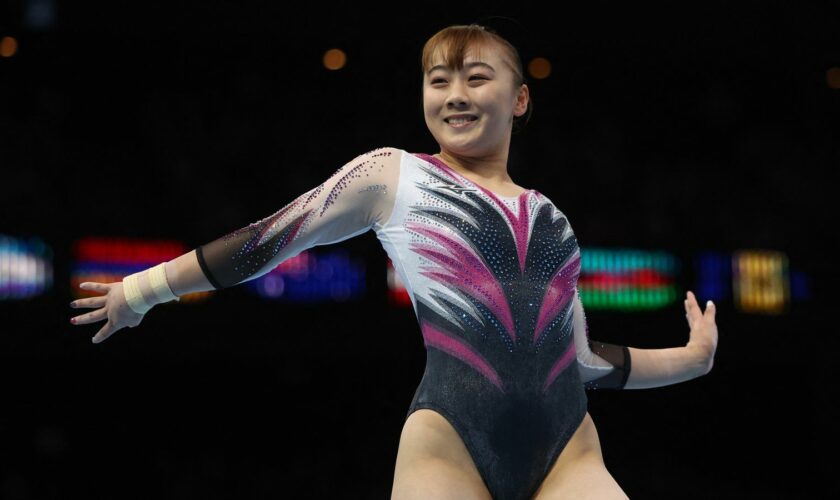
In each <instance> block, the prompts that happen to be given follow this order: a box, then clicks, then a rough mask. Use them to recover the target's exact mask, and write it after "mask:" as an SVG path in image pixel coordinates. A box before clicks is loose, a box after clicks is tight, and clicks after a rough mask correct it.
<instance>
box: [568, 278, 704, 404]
mask: <svg viewBox="0 0 840 500" xmlns="http://www.w3.org/2000/svg"><path fill="white" fill-rule="evenodd" d="M573 307H574V335H575V349H576V350H577V360H578V367H579V369H580V373H581V378H582V380H583V382H584V384H585V387H586V388H587V389H649V388H653V387H662V386H666V385H672V384H677V383H680V382H685V381H687V380H691V379H693V378H697V377H699V376H701V375H704V374H706V373H708V356H704V355H703V353H702V352H701V350H700V349H694V348H692V347H690V346H688V345H686V346H683V347H669V348H665V349H639V348H636V347H627V346H619V345H612V344H606V343H603V342H598V341H592V340H590V339H589V328H588V325H587V322H586V316H585V315H584V310H583V305H582V303H581V301H580V297H579V296H578V294H577V291H575V296H574V305H573Z"/></svg>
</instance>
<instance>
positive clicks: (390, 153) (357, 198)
mask: <svg viewBox="0 0 840 500" xmlns="http://www.w3.org/2000/svg"><path fill="white" fill-rule="evenodd" d="M400 159H401V150H399V149H396V148H380V149H376V150H373V151H370V152H367V153H364V154H361V155H359V156H357V157H356V158H354V159H353V160H351V161H350V162H348V163H346V164H345V165H344V166H342V167H341V168H339V169H338V170H337V171H335V173H333V175H332V176H330V178H328V179H327V180H326V181H324V182H323V183H322V184H321V185H319V186H317V187H315V188H313V189H311V190H309V191H307V192H306V193H303V194H301V195H300V196H298V197H297V198H295V199H294V200H293V201H292V202H291V203H289V204H288V205H286V206H284V207H283V208H281V209H280V210H278V211H277V212H275V213H274V214H272V215H270V216H268V217H266V218H264V219H262V220H259V221H257V222H254V223H252V224H250V225H248V226H246V227H243V228H241V229H238V230H236V231H234V232H232V233H230V234H227V235H226V236H223V237H221V238H218V239H216V240H214V241H211V242H210V243H207V244H205V245H201V246H199V247H198V248H196V255H197V257H198V263H199V265H200V266H201V270H202V271H203V272H204V274H205V275H206V276H207V280H208V281H209V282H210V283H211V284H212V285H213V286H214V287H215V288H216V289H221V288H228V287H232V286H234V285H237V284H240V283H243V282H246V281H250V280H253V279H256V278H259V277H260V276H262V275H264V274H266V273H268V272H269V271H271V270H272V269H274V268H275V267H276V266H277V265H278V264H280V263H281V262H283V261H284V260H286V259H289V258H291V257H294V256H295V255H298V254H299V253H300V252H302V251H304V250H306V249H308V248H311V247H314V246H318V245H327V244H330V243H337V242H339V241H343V240H346V239H349V238H352V237H354V236H357V235H359V234H362V233H364V232H366V231H368V230H369V229H370V228H371V227H372V226H373V225H374V224H375V223H377V222H384V221H385V220H386V219H387V217H388V216H389V214H390V211H391V210H392V209H393V203H394V199H395V198H394V196H395V191H396V188H397V182H398V180H399V166H400Z"/></svg>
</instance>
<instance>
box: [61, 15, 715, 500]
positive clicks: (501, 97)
mask: <svg viewBox="0 0 840 500" xmlns="http://www.w3.org/2000/svg"><path fill="white" fill-rule="evenodd" d="M422 71H423V110H424V115H425V120H426V125H427V126H428V128H429V131H430V132H431V133H432V135H433V136H434V138H435V140H436V142H437V143H438V145H439V146H440V152H439V153H436V154H432V155H430V154H425V153H410V152H407V151H405V150H402V149H399V148H396V147H381V148H378V149H374V150H372V151H369V152H367V153H364V154H361V155H359V156H357V157H356V158H354V159H353V160H351V161H350V162H348V163H346V164H345V165H343V166H342V167H341V168H339V169H338V170H337V171H335V173H334V174H333V175H332V176H331V177H329V178H328V179H327V180H326V181H324V182H323V183H322V184H320V185H319V186H317V187H314V188H313V189H311V190H310V191H308V192H306V193H303V194H301V195H300V196H298V197H297V198H296V199H294V200H292V201H291V202H290V203H288V204H287V205H286V206H284V207H283V208H281V209H280V210H279V211H277V212H275V213H274V214H272V215H270V216H268V217H266V218H264V219H262V220H259V221H257V222H254V223H252V224H250V225H248V226H246V227H243V228H241V229H238V230H236V231H233V232H231V233H229V234H227V235H226V236H223V237H221V238H218V239H216V240H214V241H211V242H209V243H207V244H205V245H201V246H199V247H197V248H195V249H194V250H192V251H190V252H189V253H186V254H184V255H181V256H180V257H178V258H176V259H173V260H171V261H168V262H164V263H161V264H159V265H157V266H155V267H152V268H149V269H147V270H145V271H142V272H139V273H136V274H133V275H131V276H127V277H125V278H124V279H123V280H122V281H121V282H115V283H95V282H88V283H82V284H81V285H80V287H81V288H83V289H85V290H91V291H95V292H100V293H102V294H103V295H100V296H97V297H91V298H85V299H80V300H76V301H74V302H72V303H71V307H85V308H96V310H94V311H92V312H88V313H86V314H82V315H79V316H76V317H74V318H73V319H71V322H73V323H74V324H76V325H83V324H88V323H93V322H97V321H101V320H106V322H105V324H104V325H103V326H102V327H101V329H100V330H99V331H98V332H97V333H96V335H95V336H94V337H93V342H94V343H98V342H102V341H103V340H105V339H107V338H108V337H110V336H111V335H112V334H113V333H114V332H116V331H118V330H120V329H121V328H123V327H136V326H137V325H139V324H140V322H141V320H142V318H143V317H144V315H145V314H146V312H147V311H148V310H149V309H151V308H152V307H153V306H154V305H155V304H159V303H162V302H167V301H170V300H175V299H177V298H178V297H179V296H180V295H183V294H185V293H191V292H198V291H205V290H218V289H222V288H228V287H232V286H235V285H237V284H240V283H243V282H246V281H249V280H252V279H255V278H258V277H260V276H262V275H264V274H266V273H268V272H269V271H270V270H271V269H273V268H274V267H276V266H277V265H278V264H280V263H281V262H282V261H284V260H286V259H288V258H290V257H293V256H295V255H297V254H299V253H300V252H302V251H303V250H306V249H308V248H311V247H314V246H317V245H326V244H330V243H335V242H339V241H342V240H345V239H348V238H351V237H353V236H356V235H359V234H361V233H364V232H366V231H368V230H371V229H373V230H374V231H375V232H376V236H377V238H378V239H379V240H380V242H381V244H382V246H383V248H384V249H385V251H386V252H387V254H388V256H389V257H390V259H391V260H392V262H393V263H394V267H395V269H396V272H397V273H399V276H400V277H401V279H402V280H403V282H404V283H405V286H406V288H407V290H408V292H409V296H410V297H411V301H412V305H413V308H414V312H415V315H416V317H417V321H418V325H419V327H420V332H421V333H422V336H423V342H424V344H425V346H426V354H427V359H426V368H425V372H424V374H423V377H422V380H421V382H420V384H419V386H418V387H417V391H416V393H415V395H414V399H413V401H412V403H411V406H410V408H409V411H408V414H407V415H406V419H405V422H404V425H403V429H402V433H401V436H400V441H399V449H398V452H397V459H396V465H395V470H394V481H393V487H392V498H394V499H415V498H416V499H430V498H434V499H450V498H452V499H487V498H495V499H500V500H506V499H524V498H536V499H552V498H574V499H585V498H593V499H599V500H602V499H612V498H627V495H626V494H625V493H624V491H623V490H622V489H621V487H620V486H619V485H618V483H617V482H616V481H615V479H614V478H613V477H612V476H611V474H610V473H609V471H607V469H606V467H605V465H604V460H603V457H602V454H601V446H600V442H599V439H598V433H597V431H596V429H595V424H594V423H593V421H592V418H591V417H590V416H589V414H588V412H587V398H586V392H585V389H587V388H608V389H640V388H648V387H659V386H664V385H668V384H674V383H678V382H682V381H686V380H690V379H692V378H695V377H698V376H701V375H704V374H706V373H708V372H709V370H711V368H712V364H713V359H714V354H715V350H716V348H717V338H718V333H717V326H716V324H715V307H714V304H712V303H711V301H709V302H708V303H707V305H706V309H705V311H704V310H702V309H701V308H700V306H699V305H698V303H697V299H696V298H695V296H694V294H693V293H692V292H690V291H689V292H687V293H686V299H685V301H684V305H685V311H686V319H687V321H688V326H689V330H690V331H689V340H688V342H687V343H686V345H685V346H684V347H676V348H667V349H637V348H633V347H624V346H617V345H610V344H604V343H601V342H596V341H591V340H590V339H589V336H588V329H587V325H586V319H585V317H584V310H583V307H582V305H581V301H580V298H579V296H578V290H577V280H578V276H579V273H580V248H579V247H578V243H577V239H576V237H575V234H574V232H573V231H572V228H571V226H570V225H569V221H568V220H567V218H566V217H565V215H564V214H563V212H561V211H560V210H559V209H558V208H557V207H556V206H555V205H554V203H553V202H552V201H551V200H549V199H548V198H547V197H546V196H545V195H543V194H542V193H540V192H539V191H537V190H535V189H525V188H523V187H521V186H518V185H517V184H515V183H514V182H513V180H512V179H511V177H510V176H509V175H508V171H507V162H508V153H509V146H510V140H511V134H512V130H513V126H514V125H515V122H518V121H520V120H527V118H528V116H529V115H530V111H531V109H532V108H531V106H532V104H531V101H530V96H529V89H528V86H527V85H526V83H525V79H524V77H523V72H522V64H521V61H520V57H519V54H518V52H517V50H516V49H515V48H514V47H513V46H512V45H511V44H510V43H509V42H508V41H507V40H505V39H504V38H502V37H501V36H500V35H498V34H497V33H496V32H495V31H494V30H492V29H490V28H486V27H483V26H480V25H476V24H472V25H455V26H449V27H446V28H444V29H442V30H441V31H439V32H438V33H436V34H435V35H433V36H432V37H431V38H430V39H429V40H427V42H426V44H425V45H424V48H423V53H422Z"/></svg>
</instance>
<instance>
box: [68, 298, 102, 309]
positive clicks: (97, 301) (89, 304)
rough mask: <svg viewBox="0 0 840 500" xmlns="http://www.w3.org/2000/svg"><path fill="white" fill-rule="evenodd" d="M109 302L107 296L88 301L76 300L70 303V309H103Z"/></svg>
mask: <svg viewBox="0 0 840 500" xmlns="http://www.w3.org/2000/svg"><path fill="white" fill-rule="evenodd" d="M107 301H108V297H107V296H105V295H98V296H96V297H90V298H87V299H79V300H74V301H73V302H71V303H70V307H72V308H73V309H78V308H80V307H102V306H104V305H105V302H107Z"/></svg>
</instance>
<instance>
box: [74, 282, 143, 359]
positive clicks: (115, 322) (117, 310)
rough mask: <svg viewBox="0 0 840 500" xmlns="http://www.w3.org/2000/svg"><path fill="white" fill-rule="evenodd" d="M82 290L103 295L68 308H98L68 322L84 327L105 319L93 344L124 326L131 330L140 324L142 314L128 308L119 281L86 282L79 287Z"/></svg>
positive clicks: (94, 337) (80, 301)
mask: <svg viewBox="0 0 840 500" xmlns="http://www.w3.org/2000/svg"><path fill="white" fill-rule="evenodd" d="M79 288H81V289H82V290H93V291H95V292H101V293H104V294H105V295H100V296H99V297H89V298H86V299H79V300H74V301H73V302H71V303H70V307H72V308H77V307H99V308H100V309H97V310H95V311H92V312H89V313H87V314H82V315H80V316H76V317H75V318H72V319H71V320H70V322H71V323H73V324H74V325H86V324H88V323H93V322H94V321H102V320H103V319H107V321H106V322H105V324H104V325H103V326H102V328H100V329H99V331H98V332H97V333H96V335H94V336H93V339H91V340H92V341H93V343H94V344H98V343H100V342H102V341H103V340H105V339H107V338H108V337H110V336H111V334H113V333H114V332H116V331H117V330H119V329H120V328H123V327H125V326H127V327H129V328H133V327H135V326H137V325H139V324H140V321H141V320H142V319H143V316H144V315H143V314H137V313H136V312H134V310H133V309H132V308H131V307H129V305H128V303H127V302H126V301H125V294H124V293H123V284H122V282H121V281H117V282H115V283H96V282H90V281H89V282H86V283H82V284H80V285H79Z"/></svg>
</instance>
